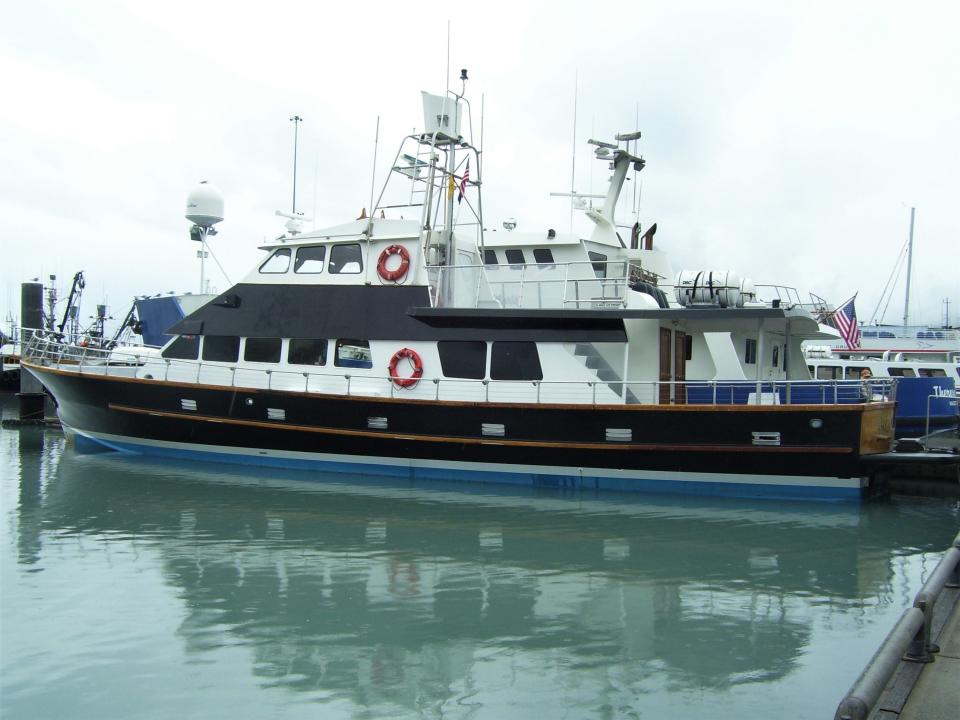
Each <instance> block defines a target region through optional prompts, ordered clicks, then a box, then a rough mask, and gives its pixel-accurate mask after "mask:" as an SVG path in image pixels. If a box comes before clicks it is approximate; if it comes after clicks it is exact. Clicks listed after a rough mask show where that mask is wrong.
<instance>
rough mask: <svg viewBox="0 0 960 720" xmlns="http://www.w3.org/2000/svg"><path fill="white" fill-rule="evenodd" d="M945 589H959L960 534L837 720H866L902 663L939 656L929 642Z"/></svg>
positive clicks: (844, 703) (840, 708) (852, 691)
mask: <svg viewBox="0 0 960 720" xmlns="http://www.w3.org/2000/svg"><path fill="white" fill-rule="evenodd" d="M945 587H949V588H957V587H960V533H958V534H957V536H956V537H955V538H954V539H953V544H952V545H951V546H950V547H949V548H948V549H947V551H946V552H945V553H944V555H943V557H942V558H941V559H940V562H939V563H938V564H937V567H936V568H935V569H934V571H933V573H932V574H931V575H930V577H929V578H927V581H926V582H925V583H924V584H923V587H922V588H921V589H920V592H918V593H917V595H916V597H915V598H914V600H913V605H912V606H911V607H909V608H907V609H906V610H904V611H903V615H901V616H900V619H899V620H898V621H897V623H896V625H894V626H893V629H892V630H891V631H890V633H889V634H888V635H887V637H886V638H885V639H884V641H883V642H882V643H881V644H880V647H879V648H878V649H877V651H876V652H875V653H874V654H873V657H872V658H870V661H869V662H868V663H867V665H866V667H865V668H864V669H863V672H862V673H860V677H858V678H857V680H856V681H855V682H854V683H853V685H852V686H851V687H850V689H849V690H848V691H847V694H846V696H845V697H844V698H843V700H841V701H840V704H839V705H838V706H837V711H836V713H834V715H833V718H834V720H866V718H867V717H868V716H869V715H870V713H871V712H872V711H873V708H874V706H875V705H876V704H877V701H878V700H879V699H880V695H881V694H882V693H883V690H884V688H886V686H887V682H888V681H889V680H890V678H891V676H892V675H893V673H894V672H895V671H896V669H897V667H898V666H899V665H900V661H901V659H902V660H905V661H907V662H921V663H929V662H933V661H934V657H933V653H936V652H939V651H940V648H939V647H938V646H937V645H936V644H934V643H931V642H930V630H931V626H932V625H933V607H934V605H935V604H936V602H937V598H939V597H940V593H941V592H942V591H943V589H944V588H945ZM954 612H956V609H955V610H954Z"/></svg>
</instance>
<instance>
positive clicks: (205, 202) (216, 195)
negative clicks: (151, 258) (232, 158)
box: [184, 180, 223, 294]
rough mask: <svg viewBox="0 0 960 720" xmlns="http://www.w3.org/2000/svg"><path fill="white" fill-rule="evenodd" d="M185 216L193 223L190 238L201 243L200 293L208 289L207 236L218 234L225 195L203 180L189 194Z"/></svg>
mask: <svg viewBox="0 0 960 720" xmlns="http://www.w3.org/2000/svg"><path fill="white" fill-rule="evenodd" d="M184 217H185V218H186V219H187V220H189V221H190V222H192V223H193V225H192V226H191V228H190V239H191V240H196V241H197V242H199V243H200V249H199V250H198V251H197V257H198V258H200V293H201V294H204V293H206V292H207V291H208V288H207V278H206V265H205V260H206V257H207V236H208V235H216V234H217V231H216V229H215V228H214V227H213V226H214V225H216V224H217V223H218V222H221V221H222V220H223V195H222V194H221V193H220V191H219V190H218V189H217V188H216V187H215V186H213V185H211V184H210V183H208V182H207V181H206V180H201V181H200V184H199V185H197V187H195V188H194V189H193V190H191V191H190V194H189V195H187V211H186V212H185V213H184Z"/></svg>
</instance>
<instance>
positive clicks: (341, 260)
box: [327, 243, 363, 275]
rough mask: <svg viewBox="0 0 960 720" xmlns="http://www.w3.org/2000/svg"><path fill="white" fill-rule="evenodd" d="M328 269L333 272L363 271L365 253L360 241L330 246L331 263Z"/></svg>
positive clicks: (353, 272)
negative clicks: (362, 250)
mask: <svg viewBox="0 0 960 720" xmlns="http://www.w3.org/2000/svg"><path fill="white" fill-rule="evenodd" d="M327 269H328V270H329V271H330V272H331V273H333V274H344V275H346V274H356V273H361V272H363V253H362V252H361V250H360V245H359V244H358V243H349V244H347V245H334V246H333V247H331V248H330V263H329V264H328V266H327Z"/></svg>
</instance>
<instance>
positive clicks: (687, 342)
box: [683, 333, 693, 360]
mask: <svg viewBox="0 0 960 720" xmlns="http://www.w3.org/2000/svg"><path fill="white" fill-rule="evenodd" d="M683 350H684V352H683V354H684V357H686V359H687V360H693V335H690V334H689V333H688V334H686V335H684V336H683Z"/></svg>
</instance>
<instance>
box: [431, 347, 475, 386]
mask: <svg viewBox="0 0 960 720" xmlns="http://www.w3.org/2000/svg"><path fill="white" fill-rule="evenodd" d="M437 351H438V352H439V353H440V367H441V369H442V370H443V374H444V376H445V377H450V378H467V379H470V380H482V379H483V378H484V376H485V375H486V373H487V343H485V342H484V341H483V340H440V341H439V342H438V343H437Z"/></svg>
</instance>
